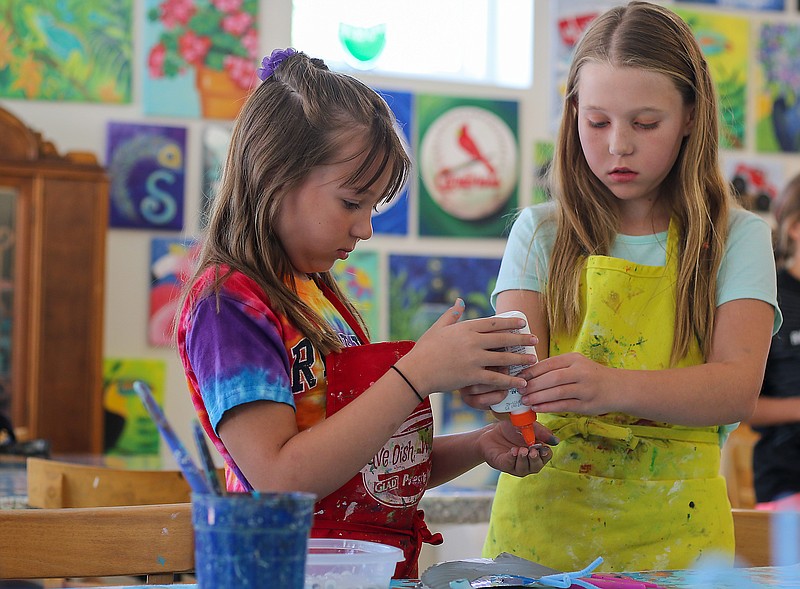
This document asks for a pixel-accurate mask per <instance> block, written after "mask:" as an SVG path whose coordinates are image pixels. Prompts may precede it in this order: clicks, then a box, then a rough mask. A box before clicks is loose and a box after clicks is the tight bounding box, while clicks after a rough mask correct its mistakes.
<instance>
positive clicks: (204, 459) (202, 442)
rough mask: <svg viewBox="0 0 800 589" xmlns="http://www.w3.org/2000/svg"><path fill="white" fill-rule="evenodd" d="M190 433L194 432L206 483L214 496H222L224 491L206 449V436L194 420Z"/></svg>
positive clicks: (212, 460)
mask: <svg viewBox="0 0 800 589" xmlns="http://www.w3.org/2000/svg"><path fill="white" fill-rule="evenodd" d="M192 431H193V432H194V441H195V444H196V445H197V454H198V455H199V456H200V463H201V464H202V465H203V471H204V472H205V475H206V481H207V482H208V484H209V486H210V487H211V490H212V491H213V492H214V493H215V494H216V495H224V494H225V491H224V490H223V487H222V485H221V484H220V481H219V478H218V477H217V467H216V466H214V459H213V458H211V450H209V448H208V442H207V441H206V434H205V432H204V431H203V426H201V425H200V422H199V421H197V420H196V419H195V420H194V422H192Z"/></svg>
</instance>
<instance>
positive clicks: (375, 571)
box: [305, 538, 403, 589]
mask: <svg viewBox="0 0 800 589" xmlns="http://www.w3.org/2000/svg"><path fill="white" fill-rule="evenodd" d="M401 560H403V551H402V550H400V549H399V548H396V547H394V546H388V545H386V544H378V543H377V542H365V541H362V540H346V539H338V538H311V539H310V540H309V541H308V556H307V557H306V579H305V589H388V587H389V585H390V584H391V582H392V575H393V574H394V569H395V566H396V565H397V563H398V562H400V561H401Z"/></svg>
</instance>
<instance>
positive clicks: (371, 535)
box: [311, 289, 442, 579]
mask: <svg viewBox="0 0 800 589" xmlns="http://www.w3.org/2000/svg"><path fill="white" fill-rule="evenodd" d="M324 290H325V291H327V289H324ZM326 295H328V298H329V299H330V300H331V301H332V302H333V303H334V305H336V307H337V309H338V310H339V312H340V313H342V315H343V317H344V318H345V319H346V320H347V321H348V323H350V325H351V326H353V327H354V329H355V331H356V334H357V335H358V336H359V337H360V338H361V341H363V342H366V341H368V340H367V337H366V335H365V334H363V333H362V332H361V330H360V329H358V328H357V326H358V323H357V322H356V321H355V320H351V319H352V317H351V315H350V313H349V312H348V311H347V309H345V308H344V307H343V305H341V304H340V303H339V301H338V300H337V299H336V297H335V296H332V293H329V292H326ZM413 346H414V342H411V341H401V342H383V343H377V344H365V345H361V346H353V347H348V348H343V349H342V350H341V351H340V352H336V353H333V354H329V355H328V357H327V358H326V364H325V366H326V374H327V378H328V392H327V397H326V403H327V406H326V415H327V416H330V415H333V414H334V413H336V412H337V411H338V410H339V409H341V408H342V407H344V406H345V405H347V404H348V403H349V402H350V401H352V400H353V399H355V398H356V397H357V396H358V395H360V394H361V393H362V392H363V391H365V390H366V389H368V388H369V387H370V386H371V385H372V384H373V383H374V382H375V381H376V380H378V379H379V378H380V377H381V376H383V375H384V373H386V371H387V370H389V367H390V366H391V365H392V364H394V363H395V362H397V360H399V359H400V358H402V357H403V356H404V355H405V354H406V353H407V352H408V351H409V350H410V349H411V348H412V347H413ZM408 394H411V392H410V391H408ZM432 444H433V412H432V411H431V404H430V401H429V400H428V399H425V401H424V402H422V403H420V404H419V405H418V406H417V407H416V409H414V412H413V413H412V414H411V415H410V416H409V417H408V418H407V419H406V421H405V422H404V423H403V425H401V426H400V428H399V429H398V430H397V431H396V432H395V433H394V435H393V436H392V437H391V439H390V440H389V441H388V442H386V444H384V446H383V448H381V449H380V450H379V451H378V452H377V453H376V454H375V456H374V457H373V459H372V460H371V461H370V462H369V463H368V464H367V465H366V466H365V467H364V468H362V469H361V471H360V472H359V473H357V474H356V475H355V476H354V477H353V478H352V479H350V480H349V481H348V482H347V483H345V484H344V485H342V487H340V488H339V489H337V490H336V491H334V492H333V493H331V494H330V495H328V496H327V497H324V498H323V499H321V500H319V501H318V502H317V505H316V509H315V513H314V525H313V528H312V530H311V537H312V538H349V539H353V540H367V541H371V542H380V543H382V544H389V545H391V546H397V547H398V548H401V549H402V550H403V554H404V556H405V560H404V561H402V562H400V563H398V565H397V568H396V569H395V574H394V577H395V578H397V579H409V578H411V579H413V578H417V577H418V570H417V560H418V557H419V552H420V549H421V548H422V542H427V543H429V544H441V543H442V536H441V534H432V533H431V532H430V531H429V530H428V527H427V526H426V525H425V521H424V519H423V512H422V511H421V510H419V509H417V505H418V504H419V501H420V499H421V498H422V494H423V493H424V492H425V489H426V488H427V484H428V479H429V477H430V471H431V449H432Z"/></svg>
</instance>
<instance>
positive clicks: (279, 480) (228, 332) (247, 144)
mask: <svg viewBox="0 0 800 589" xmlns="http://www.w3.org/2000/svg"><path fill="white" fill-rule="evenodd" d="M259 77H260V78H261V79H262V83H261V84H260V86H259V87H258V88H256V89H255V90H254V91H253V93H252V95H251V96H250V97H249V98H248V100H247V101H246V102H245V104H244V105H243V107H242V110H241V113H240V114H239V116H238V118H237V120H236V124H235V126H234V129H233V134H232V138H231V144H230V147H229V151H228V156H227V161H226V164H225V169H224V172H223V176H222V182H221V186H220V189H219V191H218V193H217V195H216V197H215V199H214V203H213V206H212V210H211V214H210V219H209V223H208V228H207V230H206V232H205V235H204V238H203V241H202V248H201V252H200V254H199V261H198V269H197V271H196V273H195V275H194V276H193V278H192V280H191V281H190V282H189V284H188V285H187V287H188V288H187V290H186V291H185V293H184V300H183V302H182V310H181V312H180V317H179V319H178V322H177V339H178V349H179V354H180V357H181V360H182V363H183V366H184V370H185V372H186V377H187V381H188V384H189V389H190V392H191V395H192V401H193V403H194V406H195V408H196V410H197V413H198V415H199V417H200V420H201V423H202V424H203V427H204V428H205V430H206V432H207V433H208V435H209V436H210V438H211V439H212V440H213V442H214V444H215V445H216V447H217V449H218V450H219V452H220V453H221V454H222V456H223V458H224V460H225V471H226V485H227V489H228V490H229V491H235V492H246V491H251V490H259V491H306V492H311V493H314V494H316V495H317V497H318V503H317V506H316V509H315V518H314V527H313V530H312V536H314V537H334V538H339V537H341V538H351V539H360V540H371V541H376V542H382V543H386V544H392V545H395V546H398V547H400V548H402V549H403V550H404V553H405V561H404V562H402V563H400V564H399V565H398V567H397V570H396V576H398V577H415V576H416V575H417V570H416V567H417V556H418V554H419V549H420V547H421V541H433V542H436V541H437V538H436V537H435V536H433V535H432V534H431V533H430V532H429V531H428V529H427V527H426V526H425V523H424V521H423V519H422V512H421V511H419V510H418V509H417V504H418V502H419V500H420V498H421V497H422V494H423V492H424V491H425V489H426V488H429V487H432V486H435V485H438V484H441V483H443V482H446V481H448V480H450V479H452V478H454V477H456V476H458V475H460V474H462V473H464V472H466V471H467V470H469V469H471V468H473V467H474V466H476V465H477V464H479V463H481V462H484V461H485V462H487V463H488V464H490V465H491V466H492V467H494V468H497V469H499V470H501V471H504V472H507V473H510V474H512V475H514V476H524V475H527V474H530V473H535V472H538V471H539V470H540V469H541V468H542V466H543V465H544V463H545V462H546V461H547V460H548V459H549V457H550V456H551V454H552V453H551V451H550V450H549V449H547V448H546V449H543V450H541V451H537V450H536V449H530V450H529V449H528V448H527V447H526V446H525V444H524V441H523V440H522V437H521V436H520V435H519V432H517V431H516V430H515V429H514V428H513V427H511V426H510V424H508V423H497V424H492V425H489V426H487V427H484V428H482V429H479V430H475V431H472V432H467V433H463V434H456V435H451V436H442V437H436V438H434V437H433V418H432V413H431V408H430V401H429V400H428V398H427V397H428V396H429V395H430V394H431V393H432V392H435V391H452V390H454V389H458V388H460V387H462V386H465V385H478V386H479V387H483V388H484V390H494V389H497V388H508V387H514V386H523V385H524V384H525V382H526V381H525V380H524V379H522V378H519V377H512V376H510V375H509V374H507V373H502V372H498V371H496V370H492V369H491V368H487V367H494V366H503V367H508V366H510V365H514V364H522V363H526V362H530V358H529V356H527V355H523V354H512V353H506V352H502V351H497V348H501V347H503V346H510V345H531V344H532V343H535V341H536V340H535V338H534V337H533V336H530V335H528V336H524V335H518V334H516V335H515V334H512V333H509V332H508V330H509V329H513V328H516V327H519V326H520V323H521V321H520V320H518V319H495V318H482V319H475V320H471V321H463V322H459V319H460V318H461V316H462V314H463V311H464V304H463V302H462V301H461V300H460V299H459V300H457V301H456V303H455V304H454V305H453V307H451V308H450V309H449V310H448V311H447V312H446V313H445V314H444V315H442V316H441V317H440V318H439V319H438V320H437V321H436V322H435V323H434V325H433V326H432V327H431V328H430V329H429V330H428V331H427V332H426V333H425V334H423V335H422V337H421V338H420V339H419V341H418V342H417V343H416V344H415V345H414V344H413V342H398V343H382V344H373V345H367V344H368V343H369V340H368V339H367V335H366V333H365V328H364V324H363V322H362V320H361V318H360V316H359V314H358V312H357V311H356V309H355V308H354V307H353V305H352V304H351V303H350V301H348V300H347V297H346V296H345V295H344V293H343V292H342V291H341V290H340V289H339V287H338V286H337V285H336V282H335V281H334V280H333V278H332V276H331V274H330V269H331V267H332V266H333V264H334V262H335V261H336V260H338V259H346V258H347V257H348V255H349V254H350V252H351V251H353V250H354V249H355V247H356V245H357V244H358V242H359V241H361V240H364V239H369V238H370V237H371V235H372V224H371V217H372V211H373V209H374V208H376V207H378V206H379V205H381V204H383V203H385V202H387V201H389V200H390V199H391V198H393V197H394V196H395V195H397V194H398V192H399V191H400V190H401V189H402V187H403V185H404V183H405V182H406V179H407V176H408V174H409V170H410V160H409V158H408V155H407V153H406V152H405V150H404V147H403V144H402V141H401V139H400V137H399V135H398V130H397V124H396V121H395V119H394V117H393V115H392V113H391V111H390V109H389V108H388V106H387V105H386V103H385V102H384V100H383V99H382V98H381V97H380V96H379V95H378V94H377V93H375V92H374V91H373V90H371V89H370V88H368V87H367V86H366V85H364V84H363V83H361V82H359V81H358V80H356V79H355V78H353V77H351V76H347V75H344V74H340V73H336V72H332V71H329V70H328V68H327V67H326V66H325V64H324V63H323V62H322V61H321V60H318V59H311V58H309V57H308V56H307V55H305V54H304V53H301V52H297V51H295V50H293V49H286V50H276V51H274V52H273V53H272V55H271V56H269V57H267V58H265V59H264V62H263V67H262V68H261V69H260V70H259ZM537 434H538V436H537V437H539V436H540V437H541V438H542V439H543V440H544V441H548V440H549V441H552V440H553V438H552V434H550V433H549V432H548V431H546V430H545V428H540V429H539V431H538V432H537ZM439 538H440V537H439ZM438 541H439V542H440V541H441V540H440V539H438Z"/></svg>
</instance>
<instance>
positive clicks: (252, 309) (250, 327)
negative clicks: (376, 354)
mask: <svg viewBox="0 0 800 589" xmlns="http://www.w3.org/2000/svg"><path fill="white" fill-rule="evenodd" d="M214 276H215V270H214V269H210V270H208V271H207V272H206V273H205V274H203V276H202V277H201V278H200V279H199V280H198V281H197V283H196V284H195V286H194V287H193V293H194V294H195V298H196V297H198V296H199V298H196V303H195V304H194V305H191V306H186V307H184V309H183V310H182V312H181V317H180V323H179V326H178V353H179V355H180V358H181V362H182V363H183V368H184V371H185V372H186V379H187V382H188V385H189V391H190V393H191V397H192V403H193V404H194V407H195V410H196V411H197V414H198V417H199V418H200V422H201V423H202V425H203V427H204V428H205V430H206V433H207V434H208V435H209V436H210V438H211V440H212V441H213V442H214V445H215V446H216V447H217V449H218V450H219V452H220V453H221V454H222V456H223V458H224V459H225V463H226V466H227V467H228V468H226V482H227V486H228V489H229V490H230V491H249V490H251V487H250V484H249V483H248V482H247V480H246V478H245V477H244V476H243V475H242V473H241V472H240V470H239V468H238V467H237V466H236V463H235V462H234V461H233V459H232V458H231V456H230V454H229V453H228V451H227V450H226V449H225V446H224V445H223V444H222V441H221V440H220V439H219V437H218V436H217V435H216V429H217V426H218V425H219V422H220V420H221V419H222V417H223V415H224V414H225V412H226V411H228V410H229V409H232V408H233V407H236V406H238V405H242V404H244V403H249V402H252V401H259V400H267V401H275V402H278V403H286V404H287V405H291V406H292V407H294V408H295V415H296V418H297V425H298V428H299V429H300V430H301V431H302V430H304V429H306V428H309V427H311V426H312V425H314V424H316V423H319V422H320V421H321V420H323V419H324V418H325V397H326V392H327V380H326V377H325V359H324V358H323V357H322V355H321V354H320V353H319V351H318V350H317V349H316V348H314V347H313V346H312V344H311V342H310V341H309V339H308V338H307V337H305V336H304V335H303V334H302V333H301V332H300V331H298V330H297V328H296V327H295V326H294V325H293V324H291V323H290V322H289V320H288V319H287V318H286V317H285V316H283V315H279V314H277V313H275V311H274V310H273V309H272V308H271V307H270V305H269V301H268V299H267V296H266V294H265V293H264V291H263V290H262V289H261V287H259V286H258V285H257V284H256V283H255V282H254V281H253V280H251V279H250V278H248V277H247V276H245V275H244V274H241V273H239V272H233V273H232V274H231V275H230V276H229V277H228V278H227V279H226V280H225V282H224V284H223V285H222V287H221V290H220V293H219V296H218V297H217V296H216V295H215V293H214V292H213V291H211V290H210V289H209V288H208V285H209V284H211V283H212V281H213V279H214ZM297 292H298V294H299V295H300V298H302V299H303V300H304V301H305V302H306V303H307V304H308V305H309V307H311V308H312V309H314V310H315V311H316V312H317V313H318V314H319V315H320V316H321V317H323V318H324V319H325V320H326V321H327V322H328V323H330V324H331V325H332V326H333V327H334V329H335V330H336V332H337V333H338V334H339V337H340V339H341V340H342V343H343V344H344V345H345V346H354V345H359V344H360V343H362V342H361V341H360V340H359V338H358V336H357V335H356V333H355V332H354V330H353V329H352V328H351V327H350V325H348V324H347V322H346V321H345V319H344V318H343V317H342V315H341V314H340V313H339V312H338V311H337V309H336V307H335V306H334V305H333V304H332V303H331V301H330V300H328V299H327V298H326V297H325V294H324V293H323V292H322V291H321V290H320V289H319V287H318V286H317V285H316V284H315V283H314V282H313V281H307V282H298V283H297Z"/></svg>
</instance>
